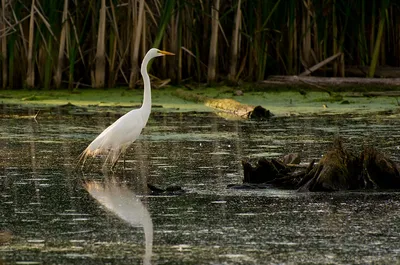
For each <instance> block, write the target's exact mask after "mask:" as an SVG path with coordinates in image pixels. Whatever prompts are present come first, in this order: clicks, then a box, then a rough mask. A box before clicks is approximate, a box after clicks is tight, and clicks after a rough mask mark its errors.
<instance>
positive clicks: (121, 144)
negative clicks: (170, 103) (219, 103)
mask: <svg viewBox="0 0 400 265" xmlns="http://www.w3.org/2000/svg"><path fill="white" fill-rule="evenodd" d="M165 55H174V54H173V53H171V52H167V51H161V50H159V49H156V48H152V49H150V50H149V51H148V52H147V53H146V55H145V56H144V59H143V62H142V66H141V69H140V72H141V74H142V77H143V84H144V95H143V104H142V106H141V107H140V108H139V109H134V110H131V111H129V112H128V113H126V114H125V115H123V116H122V117H120V118H119V119H118V120H116V121H115V122H114V123H113V124H111V125H110V126H108V127H107V128H106V129H105V130H104V131H103V132H102V133H101V134H100V135H99V136H97V137H96V139H94V140H93V141H92V142H91V143H90V144H89V146H88V147H87V148H86V149H85V150H84V151H83V152H82V154H81V156H80V161H81V160H82V159H83V164H84V163H85V161H86V159H87V157H94V156H96V155H97V154H104V155H107V158H106V160H105V161H104V165H103V169H105V166H106V165H107V162H111V163H112V168H113V167H114V166H115V164H116V162H117V161H118V158H119V156H120V155H121V153H124V152H125V151H126V149H127V148H128V147H129V146H130V145H131V144H132V143H133V142H134V141H135V140H136V139H137V138H138V137H139V135H140V133H141V131H142V129H143V128H144V127H145V126H146V123H147V120H148V119H149V116H150V111H151V88H150V78H149V74H148V73H147V65H148V64H149V62H150V60H151V59H153V58H155V57H158V56H165ZM82 167H83V166H82Z"/></svg>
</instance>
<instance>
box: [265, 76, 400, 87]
mask: <svg viewBox="0 0 400 265" xmlns="http://www.w3.org/2000/svg"><path fill="white" fill-rule="evenodd" d="M261 84H267V85H304V84H309V85H312V86H317V85H319V86H338V85H341V86H346V85H348V86H355V85H368V86H382V85H388V86H400V78H361V77H317V76H293V75H291V76H270V77H269V78H268V79H267V80H264V81H261Z"/></svg>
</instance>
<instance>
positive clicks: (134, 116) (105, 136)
mask: <svg viewBox="0 0 400 265" xmlns="http://www.w3.org/2000/svg"><path fill="white" fill-rule="evenodd" d="M145 125H146V124H144V122H143V119H142V116H141V114H140V109H136V110H131V111H130V112H128V113H126V114H125V115H123V116H122V117H120V118H119V119H118V120H116V121H115V122H114V123H113V124H111V125H110V126H108V127H107V128H106V129H105V130H104V131H103V132H102V133H101V134H100V135H99V136H97V137H96V139H94V140H93V141H92V142H91V143H90V144H89V146H88V148H87V149H88V151H89V152H94V153H96V151H97V152H103V151H107V150H108V149H120V148H121V147H123V146H124V145H127V144H130V143H132V142H133V141H135V140H136V139H137V138H138V137H139V135H140V132H141V131H142V129H143V127H144V126H145Z"/></svg>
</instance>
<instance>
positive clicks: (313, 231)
mask: <svg viewBox="0 0 400 265" xmlns="http://www.w3.org/2000/svg"><path fill="white" fill-rule="evenodd" d="M6 114H7V113H6ZM34 114H35V112H31V114H30V115H13V114H12V113H8V114H7V115H3V116H2V117H1V119H0V146H1V153H0V158H1V160H0V211H1V219H0V233H3V234H7V235H8V239H3V240H0V264H2V263H3V264H141V263H144V264H372V263H373V264H400V192H396V191H373V192H362V191H357V192H337V193H298V192H296V191H292V190H279V189H273V188H269V189H254V190H233V189H227V185H228V184H232V183H241V179H242V168H241V160H243V159H246V160H251V161H255V160H256V159H257V158H259V157H274V158H276V157H280V156H283V155H285V154H287V153H292V152H299V153H301V155H302V160H303V161H304V163H307V162H309V161H311V159H313V158H317V159H318V158H320V157H321V156H322V155H323V154H324V152H326V151H327V150H328V149H329V147H330V145H331V143H332V139H333V138H335V137H342V138H343V139H344V143H345V145H346V146H347V147H348V148H350V149H352V150H354V151H355V152H357V150H361V148H362V146H363V145H373V146H375V147H377V148H378V149H379V150H381V151H383V152H385V154H386V155H387V156H389V157H390V158H392V159H393V160H395V161H398V160H399V159H398V158H399V155H400V150H399V145H400V144H399V143H400V133H399V130H398V128H399V126H400V120H399V119H397V118H396V117H389V116H385V115H369V116H352V115H346V116H343V115H342V116H329V115H325V116H308V117H305V116H303V117H302V116H297V117H274V118H272V119H270V120H267V121H246V120H227V119H224V118H222V117H220V116H218V115H216V114H214V113H194V112H187V113H163V112H158V113H157V112H155V113H153V114H152V115H151V118H150V120H149V123H148V125H147V127H146V128H145V130H144V131H143V135H142V137H141V138H140V139H139V140H138V141H137V142H135V143H134V144H133V145H132V147H131V148H130V149H128V152H127V153H126V155H125V168H123V166H124V165H123V163H122V160H121V162H120V163H118V165H117V167H116V171H115V172H102V171H101V170H100V169H101V166H102V163H101V162H102V161H101V158H95V159H93V160H91V161H88V163H87V164H86V166H85V168H84V169H83V171H81V170H76V162H77V157H78V155H79V154H80V153H81V152H82V150H84V148H85V147H86V146H87V144H88V143H90V141H91V140H92V139H94V137H96V136H97V134H98V133H100V132H101V131H102V130H103V129H104V128H105V127H106V126H107V125H109V124H110V123H112V122H113V121H114V120H115V119H116V117H114V116H112V115H111V117H110V116H102V117H96V116H95V115H93V116H77V115H60V114H59V113H58V114H57V113H53V114H46V115H45V114H43V115H39V116H38V117H37V119H36V120H35V119H33V118H32V117H33V116H34ZM78 169H79V167H78ZM147 183H151V184H153V185H156V186H158V187H167V186H171V185H178V186H181V187H182V189H184V190H185V191H186V192H185V193H184V194H181V195H168V194H167V195H158V196H156V195H151V194H149V191H148V189H147ZM0 235H1V234H0ZM3 237H4V236H3ZM2 241H3V242H2Z"/></svg>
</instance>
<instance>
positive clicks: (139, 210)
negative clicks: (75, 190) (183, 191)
mask: <svg viewBox="0 0 400 265" xmlns="http://www.w3.org/2000/svg"><path fill="white" fill-rule="evenodd" d="M84 187H85V189H86V190H87V191H88V192H89V194H90V195H91V196H92V197H93V198H94V199H96V201H98V202H99V203H100V204H101V205H103V206H104V207H106V208H107V209H108V210H109V211H110V212H112V213H114V214H115V215H117V216H118V217H119V218H121V219H122V220H124V221H126V222H127V223H129V224H130V225H132V226H142V227H143V229H144V236H145V248H146V249H145V255H144V258H143V264H151V255H152V251H153V222H152V220H151V216H150V213H149V211H148V210H147V208H146V207H145V206H144V205H143V203H142V202H141V201H140V199H139V198H138V197H137V196H136V195H135V193H133V192H132V191H131V190H129V189H128V188H127V187H126V186H124V185H121V184H120V183H118V182H117V181H116V180H115V179H114V178H112V179H108V180H106V181H105V182H104V183H103V182H96V181H87V182H86V183H85V184H84Z"/></svg>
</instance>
